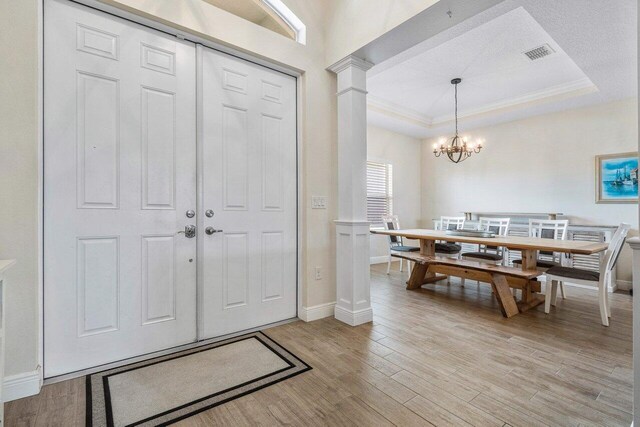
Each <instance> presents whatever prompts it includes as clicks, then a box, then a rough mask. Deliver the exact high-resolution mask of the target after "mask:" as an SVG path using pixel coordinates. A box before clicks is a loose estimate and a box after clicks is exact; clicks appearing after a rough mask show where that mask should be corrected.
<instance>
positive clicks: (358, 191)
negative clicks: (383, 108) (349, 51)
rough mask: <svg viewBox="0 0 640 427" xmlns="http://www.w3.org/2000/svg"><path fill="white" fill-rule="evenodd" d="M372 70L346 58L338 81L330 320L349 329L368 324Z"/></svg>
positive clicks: (370, 313)
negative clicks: (333, 297)
mask: <svg viewBox="0 0 640 427" xmlns="http://www.w3.org/2000/svg"><path fill="white" fill-rule="evenodd" d="M371 67H372V64H370V63H368V62H366V61H364V60H362V59H359V58H356V57H353V56H350V57H347V58H345V59H343V60H342V61H340V62H338V63H336V64H335V65H333V66H331V67H330V68H329V69H330V70H331V71H333V72H334V73H336V74H337V75H338V220H337V221H335V223H336V256H337V260H336V261H337V262H336V307H335V318H336V319H338V320H340V321H342V322H344V323H347V324H349V325H351V326H356V325H361V324H363V323H366V322H370V321H371V320H372V319H373V311H372V310H371V294H370V277H369V223H368V222H367V91H366V86H367V83H366V74H367V70H368V69H369V68H371Z"/></svg>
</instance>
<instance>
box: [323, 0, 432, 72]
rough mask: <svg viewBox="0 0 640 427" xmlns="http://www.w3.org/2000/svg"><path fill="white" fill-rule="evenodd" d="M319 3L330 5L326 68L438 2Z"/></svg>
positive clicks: (350, 0) (365, 0)
mask: <svg viewBox="0 0 640 427" xmlns="http://www.w3.org/2000/svg"><path fill="white" fill-rule="evenodd" d="M322 1H324V2H326V3H327V4H328V5H329V6H328V7H329V10H328V15H327V26H326V40H327V59H326V64H327V65H331V64H335V63H336V62H338V61H339V60H340V59H342V58H344V57H345V56H347V55H349V54H351V53H352V52H355V51H356V50H358V49H360V48H361V47H362V46H365V45H366V44H368V43H370V42H372V41H373V40H375V39H376V38H378V37H380V36H381V35H383V34H384V33H386V32H387V31H389V30H391V29H392V28H394V27H396V26H398V25H400V24H402V23H403V22H405V21H406V20H407V19H409V18H411V17H413V16H415V15H417V14H418V13H420V12H422V11H423V10H425V9H427V8H428V7H430V6H432V5H433V4H435V3H437V2H438V0H347V1H345V0H322ZM365 59H366V58H365Z"/></svg>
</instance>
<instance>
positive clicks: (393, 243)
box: [382, 215, 420, 274]
mask: <svg viewBox="0 0 640 427" xmlns="http://www.w3.org/2000/svg"><path fill="white" fill-rule="evenodd" d="M382 221H383V223H384V229H385V230H400V220H399V219H398V215H388V216H384V217H382ZM419 251H420V248H419V247H416V246H406V245H405V244H404V241H403V239H402V237H399V236H389V254H388V261H387V274H389V272H390V271H391V257H392V256H397V253H398V252H419ZM402 261H403V259H402V258H400V272H402ZM407 270H408V271H409V274H411V262H410V261H409V260H407Z"/></svg>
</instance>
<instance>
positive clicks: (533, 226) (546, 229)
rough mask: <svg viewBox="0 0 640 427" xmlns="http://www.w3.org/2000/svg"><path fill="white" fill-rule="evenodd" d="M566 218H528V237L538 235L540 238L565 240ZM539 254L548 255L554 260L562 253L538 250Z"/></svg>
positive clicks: (567, 221) (567, 224)
mask: <svg viewBox="0 0 640 427" xmlns="http://www.w3.org/2000/svg"><path fill="white" fill-rule="evenodd" d="M567 228H569V220H568V219H530V220H529V237H539V238H542V239H555V240H566V239H567ZM540 254H541V255H548V256H550V257H552V258H553V259H554V260H555V259H556V258H558V259H559V258H560V257H561V256H562V255H560V254H556V253H554V252H551V251H540Z"/></svg>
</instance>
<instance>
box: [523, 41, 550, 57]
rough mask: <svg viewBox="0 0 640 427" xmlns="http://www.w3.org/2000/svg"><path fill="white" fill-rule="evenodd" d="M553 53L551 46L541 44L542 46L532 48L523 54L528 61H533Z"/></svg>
mask: <svg viewBox="0 0 640 427" xmlns="http://www.w3.org/2000/svg"><path fill="white" fill-rule="evenodd" d="M553 52H555V50H553V49H552V48H551V46H549V45H548V44H543V45H542V46H538V47H534V48H533V49H530V50H528V51H526V52H524V54H525V55H527V58H529V59H530V60H532V61H535V60H536V59H540V58H544V57H545V56H548V55H551V54H552V53H553Z"/></svg>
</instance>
